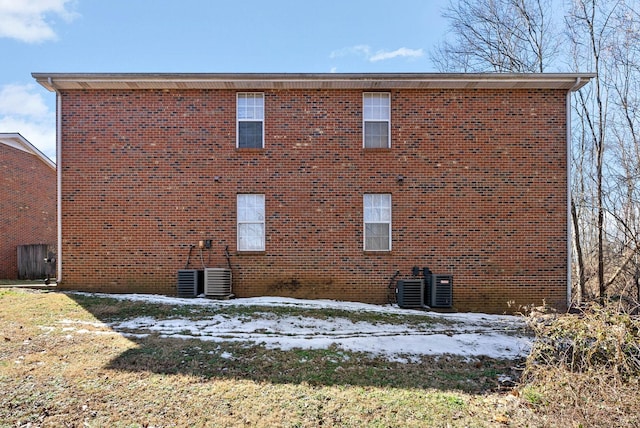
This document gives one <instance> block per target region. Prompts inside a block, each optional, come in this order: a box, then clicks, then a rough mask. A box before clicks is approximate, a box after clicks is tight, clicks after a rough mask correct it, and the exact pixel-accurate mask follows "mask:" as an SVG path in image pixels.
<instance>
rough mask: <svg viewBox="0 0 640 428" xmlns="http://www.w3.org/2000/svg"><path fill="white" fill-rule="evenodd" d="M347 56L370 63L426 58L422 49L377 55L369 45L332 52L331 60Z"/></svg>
mask: <svg viewBox="0 0 640 428" xmlns="http://www.w3.org/2000/svg"><path fill="white" fill-rule="evenodd" d="M346 56H361V57H363V58H365V59H366V60H367V61H369V62H377V61H385V60H388V59H393V58H398V57H402V58H420V57H422V56H424V51H423V50H422V49H409V48H405V47H402V48H399V49H396V50H394V51H386V50H378V51H376V52H375V53H374V52H373V51H372V50H371V47H370V46H369V45H356V46H350V47H346V48H342V49H338V50H335V51H333V52H331V54H330V55H329V57H330V58H331V59H335V58H342V57H346Z"/></svg>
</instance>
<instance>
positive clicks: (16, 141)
mask: <svg viewBox="0 0 640 428" xmlns="http://www.w3.org/2000/svg"><path fill="white" fill-rule="evenodd" d="M11 143H13V144H11ZM0 144H6V145H8V146H11V147H13V148H15V149H18V150H22V151H23V152H27V153H31V154H32V155H35V156H36V157H38V158H40V160H41V161H42V162H44V163H46V164H47V165H48V166H50V167H51V168H52V169H53V170H55V169H56V164H55V163H54V162H53V161H52V160H51V159H49V158H48V157H47V155H45V154H44V153H42V152H41V151H40V150H38V148H37V147H36V146H34V145H33V144H31V143H30V142H29V141H28V140H27V139H26V138H24V137H23V136H22V135H21V134H20V133H19V132H0Z"/></svg>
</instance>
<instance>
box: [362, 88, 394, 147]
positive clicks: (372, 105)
mask: <svg viewBox="0 0 640 428" xmlns="http://www.w3.org/2000/svg"><path fill="white" fill-rule="evenodd" d="M383 99H384V100H386V102H385V103H381V102H380V101H381V100H383ZM376 101H377V102H376ZM367 122H387V145H386V147H367V132H366V130H367ZM362 147H363V148H365V149H377V148H382V149H390V148H391V94H390V93H389V92H364V93H363V94H362Z"/></svg>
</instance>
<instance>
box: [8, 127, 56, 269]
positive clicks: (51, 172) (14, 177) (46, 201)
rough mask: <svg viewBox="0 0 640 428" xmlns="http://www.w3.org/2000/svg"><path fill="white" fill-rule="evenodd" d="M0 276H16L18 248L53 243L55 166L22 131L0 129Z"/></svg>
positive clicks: (54, 234) (54, 241) (52, 244)
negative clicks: (0, 130)
mask: <svg viewBox="0 0 640 428" xmlns="http://www.w3.org/2000/svg"><path fill="white" fill-rule="evenodd" d="M0 183H1V184H0V278H3V279H17V278H18V260H17V248H18V246H21V245H31V244H48V245H51V246H54V247H55V245H56V235H57V232H56V166H55V164H54V163H53V162H52V161H51V160H50V159H49V158H47V157H46V156H45V155H44V154H42V153H41V152H40V151H39V150H38V149H37V148H35V147H34V146H33V145H32V144H31V143H29V141H27V140H26V139H25V138H24V137H23V136H22V135H20V134H17V133H0Z"/></svg>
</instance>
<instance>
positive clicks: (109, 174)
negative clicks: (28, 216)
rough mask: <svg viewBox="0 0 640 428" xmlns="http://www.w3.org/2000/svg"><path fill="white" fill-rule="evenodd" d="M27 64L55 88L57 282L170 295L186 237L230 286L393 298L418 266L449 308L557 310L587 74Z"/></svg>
mask: <svg viewBox="0 0 640 428" xmlns="http://www.w3.org/2000/svg"><path fill="white" fill-rule="evenodd" d="M33 76H34V78H35V79H36V80H37V81H38V82H39V83H40V84H41V85H43V86H44V87H45V88H47V89H49V90H51V91H55V92H56V93H57V102H58V145H59V147H58V165H59V175H60V177H59V178H60V180H61V187H60V189H59V190H60V192H59V204H60V207H61V212H60V215H61V217H60V218H61V236H60V239H59V257H58V260H59V265H58V275H59V278H60V281H61V282H60V286H61V287H62V288H65V289H78V290H85V291H97V292H117V293H119V292H142V293H160V294H175V293H176V273H177V271H178V270H179V269H183V268H184V267H185V264H186V262H187V258H188V256H189V254H190V253H191V257H190V259H189V260H190V262H191V266H193V265H194V264H195V265H196V267H197V266H200V265H203V266H206V267H227V266H230V267H231V271H232V273H233V275H232V278H233V280H232V281H233V292H234V294H235V295H236V296H239V297H249V296H260V295H281V296H291V297H302V298H330V299H340V300H354V301H364V302H371V303H386V302H387V299H388V292H389V290H388V284H389V283H390V280H391V278H392V277H393V276H394V274H395V273H396V272H397V271H399V272H400V275H399V278H412V277H413V276H414V275H413V274H414V273H416V272H418V275H420V272H422V268H424V267H427V268H429V269H430V270H431V271H432V272H435V273H442V274H449V275H452V276H453V278H454V280H453V306H454V308H455V309H458V310H470V311H485V312H502V311H507V310H509V307H508V304H509V302H513V303H515V304H516V305H519V304H529V303H536V304H538V303H541V302H542V301H543V300H545V301H546V302H548V303H551V304H553V305H555V306H558V307H564V306H566V303H567V294H568V285H567V284H568V279H569V278H568V270H567V258H568V245H567V243H568V227H567V226H568V222H567V200H568V198H567V195H568V190H567V189H568V177H567V172H568V160H567V150H568V140H569V137H570V135H569V132H568V126H567V124H568V122H569V120H570V114H569V110H568V105H569V104H568V103H569V94H570V93H571V91H575V90H577V89H579V88H580V87H581V86H582V85H584V84H586V83H587V82H588V80H589V79H590V78H591V77H592V75H589V74H533V75H529V74H525V75H521V74H69V73H53V74H51V73H34V74H33ZM200 241H202V242H203V243H204V247H205V248H202V249H201V248H199V245H198V244H199V243H200ZM209 241H210V242H209ZM209 244H210V245H209ZM192 246H195V248H193V249H192ZM227 249H228V252H229V257H228V258H227V257H226V255H225V250H227ZM414 267H417V268H419V270H418V269H414Z"/></svg>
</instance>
